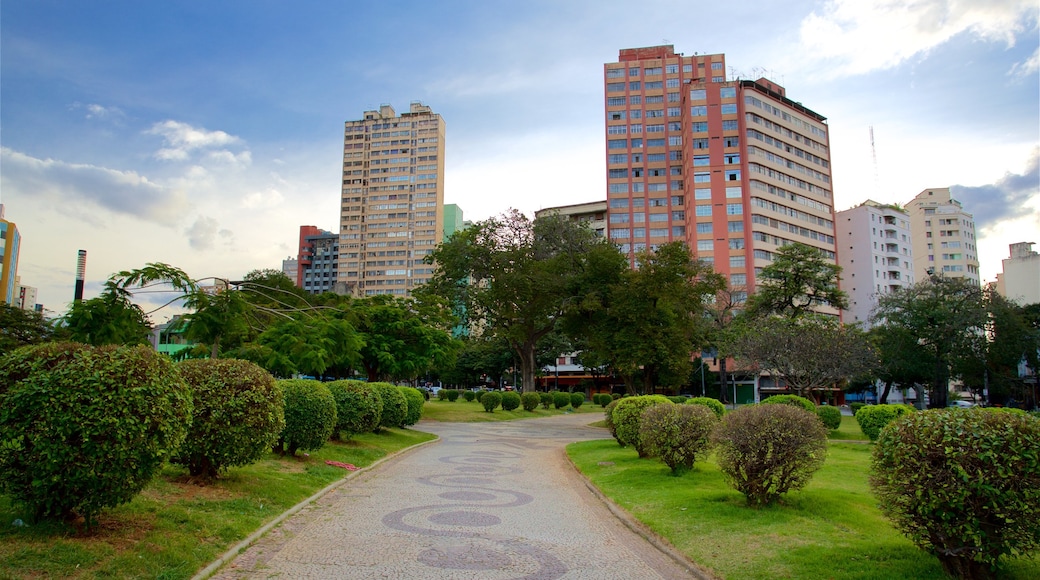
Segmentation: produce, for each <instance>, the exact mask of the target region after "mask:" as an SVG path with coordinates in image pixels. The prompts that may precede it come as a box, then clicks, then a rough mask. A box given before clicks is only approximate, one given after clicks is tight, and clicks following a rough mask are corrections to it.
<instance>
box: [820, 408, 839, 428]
mask: <svg viewBox="0 0 1040 580" xmlns="http://www.w3.org/2000/svg"><path fill="white" fill-rule="evenodd" d="M816 416H817V417H819V418H820V421H823V426H824V427H826V428H828V429H830V430H831V431H833V430H835V429H837V428H839V427H841V410H840V409H838V408H837V407H831V406H830V405H820V406H819V407H816Z"/></svg>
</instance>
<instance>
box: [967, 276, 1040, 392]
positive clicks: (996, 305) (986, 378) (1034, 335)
mask: <svg viewBox="0 0 1040 580" xmlns="http://www.w3.org/2000/svg"><path fill="white" fill-rule="evenodd" d="M983 295H984V300H985V304H986V310H987V312H988V313H989V320H988V322H987V324H986V340H976V341H972V342H971V343H970V346H971V347H972V348H973V352H972V356H959V357H957V359H956V360H955V362H954V367H953V371H954V372H953V374H954V375H956V376H959V377H960V379H961V381H962V383H963V384H964V386H966V387H967V388H969V389H970V390H971V391H973V392H974V393H976V394H981V393H982V392H983V391H984V390H985V391H986V392H988V393H989V401H990V402H994V403H995V402H999V403H1006V402H1007V401H1008V400H1015V401H1025V402H1031V401H1032V399H1033V398H1034V393H1033V392H1032V389H1031V388H1027V385H1026V382H1025V380H1024V378H1023V377H1020V376H1019V364H1020V363H1022V362H1023V361H1025V363H1026V365H1027V366H1030V368H1035V366H1031V365H1030V361H1031V360H1033V361H1035V360H1036V356H1037V354H1036V353H1037V349H1038V348H1040V344H1038V343H1040V332H1038V331H1037V329H1036V328H1035V327H1034V326H1033V322H1032V321H1031V320H1030V318H1029V312H1030V308H1029V307H1022V306H1019V305H1017V304H1015V303H1014V302H1012V301H1010V300H1008V299H1007V298H1005V297H1003V296H1001V295H1000V294H999V293H997V292H996V291H995V290H994V289H992V288H987V289H985V290H983Z"/></svg>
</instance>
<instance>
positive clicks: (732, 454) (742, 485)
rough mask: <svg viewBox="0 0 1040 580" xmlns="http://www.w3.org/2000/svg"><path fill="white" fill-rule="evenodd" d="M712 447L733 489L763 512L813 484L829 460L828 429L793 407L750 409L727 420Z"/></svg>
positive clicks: (811, 414)
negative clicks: (813, 480)
mask: <svg viewBox="0 0 1040 580" xmlns="http://www.w3.org/2000/svg"><path fill="white" fill-rule="evenodd" d="M712 443H713V444H714V445H715V457H716V460H717V462H718V464H719V469H720V470H721V471H722V473H723V474H724V475H725V476H726V479H727V480H728V481H729V483H730V485H731V486H733V488H734V489H736V490H737V491H739V492H741V493H743V494H744V496H745V497H746V498H747V502H748V505H752V506H762V505H767V504H770V503H773V502H774V501H776V500H777V499H778V498H779V497H780V496H781V495H783V494H785V493H787V492H788V491H791V490H796V489H801V488H802V487H804V486H805V485H806V484H807V483H809V479H811V478H812V475H813V473H815V472H816V470H817V469H819V468H820V466H821V465H823V461H824V458H825V457H826V454H827V429H826V428H825V427H824V426H823V423H821V422H820V420H819V419H818V418H817V417H816V413H810V412H809V411H806V410H804V409H801V408H799V407H797V406H794V405H748V406H746V407H741V408H739V409H737V410H735V411H733V412H731V413H727V414H726V416H725V417H723V418H722V423H721V424H719V426H718V428H716V429H715V432H714V433H713V434H712Z"/></svg>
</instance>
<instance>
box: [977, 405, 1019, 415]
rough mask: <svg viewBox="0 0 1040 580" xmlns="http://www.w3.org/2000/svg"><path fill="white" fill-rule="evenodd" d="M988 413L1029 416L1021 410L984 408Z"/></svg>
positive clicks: (1013, 408) (1014, 408)
mask: <svg viewBox="0 0 1040 580" xmlns="http://www.w3.org/2000/svg"><path fill="white" fill-rule="evenodd" d="M985 409H986V410H987V411H989V412H990V413H1008V414H1010V415H1029V413H1027V412H1025V411H1024V410H1022V409H1019V408H1017V407H985Z"/></svg>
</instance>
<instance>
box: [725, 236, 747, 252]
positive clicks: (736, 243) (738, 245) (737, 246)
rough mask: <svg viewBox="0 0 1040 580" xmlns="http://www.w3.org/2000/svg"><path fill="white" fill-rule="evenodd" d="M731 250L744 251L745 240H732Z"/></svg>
mask: <svg viewBox="0 0 1040 580" xmlns="http://www.w3.org/2000/svg"><path fill="white" fill-rule="evenodd" d="M729 249H731V250H743V249H744V238H730V239H729Z"/></svg>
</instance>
